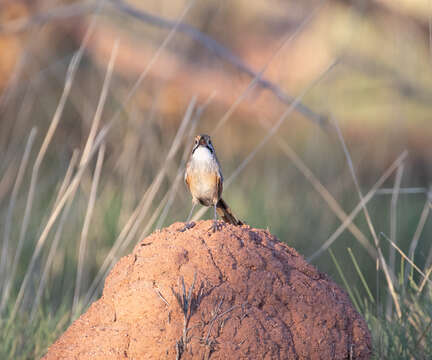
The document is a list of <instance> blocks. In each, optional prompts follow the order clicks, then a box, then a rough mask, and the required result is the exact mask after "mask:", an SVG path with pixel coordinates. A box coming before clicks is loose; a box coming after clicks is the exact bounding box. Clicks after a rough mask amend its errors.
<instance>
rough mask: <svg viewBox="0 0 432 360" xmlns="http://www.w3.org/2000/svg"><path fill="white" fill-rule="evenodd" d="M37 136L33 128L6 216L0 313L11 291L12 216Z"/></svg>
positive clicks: (0, 277) (0, 280) (1, 266)
mask: <svg viewBox="0 0 432 360" xmlns="http://www.w3.org/2000/svg"><path fill="white" fill-rule="evenodd" d="M36 134H37V130H36V128H32V130H31V131H30V135H29V137H28V139H27V143H26V146H25V149H24V154H23V156H22V159H21V162H20V166H19V169H18V173H17V175H16V179H15V184H14V186H13V189H12V193H11V196H10V200H9V206H8V209H7V215H6V221H5V225H4V233H3V245H2V253H1V260H0V288H1V289H2V292H3V296H2V301H1V306H0V313H1V311H2V310H3V309H4V306H5V300H6V297H7V295H6V293H7V292H9V290H8V289H7V288H5V285H6V279H7V275H6V268H7V267H8V264H7V258H8V256H9V239H10V232H11V226H12V216H13V212H14V210H15V205H16V200H17V196H18V192H19V190H20V188H21V185H22V181H23V179H24V173H25V171H26V169H27V164H28V160H29V157H30V153H31V149H32V147H33V142H34V140H35V137H36ZM12 269H13V268H12ZM12 273H13V272H12ZM9 280H10V279H9ZM10 286H11V285H8V286H7V287H8V288H10Z"/></svg>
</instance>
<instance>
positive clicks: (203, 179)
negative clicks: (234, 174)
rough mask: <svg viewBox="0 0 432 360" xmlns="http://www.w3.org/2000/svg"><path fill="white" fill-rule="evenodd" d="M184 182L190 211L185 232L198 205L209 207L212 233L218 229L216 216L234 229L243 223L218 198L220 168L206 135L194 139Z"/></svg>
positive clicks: (221, 180)
mask: <svg viewBox="0 0 432 360" xmlns="http://www.w3.org/2000/svg"><path fill="white" fill-rule="evenodd" d="M184 180H185V183H186V186H187V188H188V189H189V191H190V193H191V195H192V209H191V211H190V213H189V216H188V218H187V221H186V227H185V229H187V228H190V227H191V225H192V224H190V223H189V220H190V218H191V216H192V213H193V210H194V208H195V206H196V205H197V204H198V203H200V204H201V205H203V206H208V207H210V206H212V207H213V209H214V222H213V232H215V231H216V230H218V229H219V228H218V224H217V214H219V216H220V217H221V218H222V220H224V221H225V222H227V223H229V224H233V225H237V226H240V225H243V224H244V223H243V221H241V220H239V219H237V218H236V217H235V216H234V214H233V213H232V211H231V209H230V208H229V206H228V205H227V203H226V202H225V201H224V200H223V199H222V190H223V175H222V169H221V166H220V164H219V160H218V158H217V156H216V151H215V149H214V147H213V143H212V141H211V139H210V136H209V135H206V134H202V135H197V136H195V139H194V143H193V148H192V153H191V156H190V159H189V161H188V163H187V165H186V171H185V177H184Z"/></svg>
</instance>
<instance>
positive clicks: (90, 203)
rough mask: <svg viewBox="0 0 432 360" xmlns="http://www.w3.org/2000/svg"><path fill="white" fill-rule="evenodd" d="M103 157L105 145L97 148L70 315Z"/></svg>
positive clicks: (77, 293)
mask: <svg viewBox="0 0 432 360" xmlns="http://www.w3.org/2000/svg"><path fill="white" fill-rule="evenodd" d="M104 156H105V145H104V144H102V146H101V147H100V148H99V153H98V157H97V161H96V168H95V173H94V177H93V182H92V186H91V191H90V198H89V201H88V206H87V211H86V215H85V218H84V225H83V228H82V232H81V240H80V245H79V253H78V266H77V275H76V280H75V290H74V297H73V304H72V314H76V310H77V306H78V301H79V298H80V290H81V283H82V277H83V273H84V256H85V251H86V248H87V239H88V231H89V227H90V222H91V218H92V215H93V210H94V206H95V201H96V193H97V188H98V184H99V179H100V174H101V170H102V164H103V161H104Z"/></svg>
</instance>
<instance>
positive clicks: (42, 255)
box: [0, 0, 432, 359]
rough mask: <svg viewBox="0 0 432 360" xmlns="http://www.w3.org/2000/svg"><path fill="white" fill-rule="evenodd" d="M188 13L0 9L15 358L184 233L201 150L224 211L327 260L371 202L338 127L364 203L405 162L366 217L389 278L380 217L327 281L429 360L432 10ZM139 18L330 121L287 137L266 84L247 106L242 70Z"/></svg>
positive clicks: (234, 7)
mask: <svg viewBox="0 0 432 360" xmlns="http://www.w3.org/2000/svg"><path fill="white" fill-rule="evenodd" d="M189 5H190V3H189V2H186V1H183V0H176V1H172V0H171V1H146V2H145V5H143V3H142V2H140V1H137V0H130V1H128V2H123V1H121V0H107V1H96V0H95V1H57V2H55V4H54V3H53V2H52V1H48V0H37V1H30V0H28V1H13V0H10V1H4V2H2V3H1V4H0V154H1V157H0V239H1V241H0V244H1V248H0V251H1V257H0V287H1V289H2V291H1V297H0V313H1V330H0V358H2V359H33V358H38V357H40V356H41V355H42V354H43V353H44V352H45V351H46V348H47V346H49V345H50V344H51V343H52V342H53V341H54V340H55V339H56V338H57V336H58V335H59V334H60V333H61V332H63V331H64V330H65V329H66V327H67V326H68V325H69V324H70V322H71V321H72V320H73V319H75V318H76V317H77V316H78V315H79V314H80V313H81V312H82V311H84V310H85V309H86V308H87V306H88V305H89V303H90V302H91V301H93V300H94V299H96V298H97V297H98V296H99V295H100V293H101V289H102V286H103V279H104V276H105V275H106V273H107V272H108V271H109V269H110V266H112V264H113V263H115V261H116V260H117V259H118V258H119V257H121V256H122V255H124V254H127V253H128V252H130V251H131V249H132V248H133V246H134V244H136V243H137V242H138V241H139V240H140V239H141V238H142V237H143V236H145V235H146V234H149V233H150V232H151V231H153V230H154V229H155V228H160V227H163V226H166V225H169V224H171V223H172V222H174V221H184V220H185V218H186V216H187V214H188V211H189V209H190V205H191V199H190V195H189V194H188V192H187V191H186V189H185V187H184V185H183V168H184V162H185V161H186V159H187V157H188V155H189V151H190V144H191V139H192V138H193V136H194V135H195V134H196V133H201V132H204V133H209V134H210V135H212V138H213V142H214V144H215V147H216V151H217V154H218V157H219V160H220V162H221V164H222V167H223V171H224V175H225V188H224V198H225V199H226V201H227V202H228V203H229V204H230V206H231V207H232V209H233V210H234V212H235V213H236V214H238V216H239V217H240V218H241V219H244V220H245V221H246V222H247V223H248V224H250V225H251V226H254V227H262V228H269V230H270V231H271V232H272V233H273V234H275V235H277V236H278V237H279V238H280V239H281V240H282V241H285V242H286V243H288V244H289V245H290V246H293V247H295V248H296V249H298V251H299V252H301V253H302V254H304V256H305V257H306V258H309V257H311V256H313V255H314V254H316V251H318V250H319V249H321V250H327V248H323V244H325V242H326V240H327V239H329V238H331V237H332V235H333V234H334V232H335V231H336V230H337V229H338V227H339V226H340V224H341V222H342V221H343V220H344V219H345V218H346V216H348V215H349V214H350V213H351V211H352V210H353V209H354V208H355V207H356V206H357V204H358V203H359V201H360V198H359V195H358V193H357V191H356V187H355V185H354V181H353V176H352V173H351V171H350V168H349V162H348V161H347V154H345V153H344V151H343V147H342V146H341V142H340V139H339V138H338V135H337V131H336V128H335V127H334V126H333V125H332V123H333V122H334V121H336V123H337V124H338V125H339V126H340V128H341V132H342V134H343V138H344V140H345V142H346V144H347V147H348V149H349V154H350V157H351V159H352V163H353V166H354V168H355V173H356V176H357V179H358V182H359V184H360V188H361V191H362V194H363V196H366V194H367V193H368V192H369V191H370V189H371V188H372V187H373V186H374V184H375V183H376V182H377V181H378V179H379V178H380V176H381V175H382V174H383V173H384V172H385V171H386V170H387V169H388V168H389V167H390V166H391V164H392V163H393V162H394V161H395V160H396V159H397V158H398V156H400V154H401V153H402V152H403V151H404V150H407V151H408V157H407V158H406V159H404V160H403V161H401V162H400V163H399V166H397V167H396V168H395V169H394V171H393V172H391V174H389V176H388V177H387V179H386V180H385V181H384V183H383V184H382V185H381V186H380V187H379V190H378V191H376V192H374V194H373V197H372V199H371V200H370V202H368V203H367V205H366V206H367V210H368V211H369V214H370V218H371V221H372V224H373V227H374V230H375V232H376V233H377V238H378V240H379V246H380V249H381V250H382V253H383V259H384V261H385V264H383V263H382V260H381V261H379V262H377V260H376V244H375V242H374V238H373V236H372V233H371V231H370V227H369V226H368V224H367V221H366V218H365V216H364V212H363V211H360V212H359V214H358V215H357V216H355V218H354V219H353V221H352V223H353V224H354V225H355V226H356V227H357V230H358V231H357V232H356V230H355V229H354V230H353V225H351V227H350V229H348V230H345V231H343V232H342V233H341V234H340V235H339V236H338V237H336V238H335V241H334V242H333V243H332V245H331V247H330V248H331V251H332V252H331V253H329V252H328V251H323V252H322V253H321V255H320V256H318V257H314V258H313V263H314V264H316V265H317V267H318V268H319V269H320V270H321V271H324V272H327V273H329V274H330V275H331V276H332V277H333V278H334V279H335V280H336V281H338V282H340V283H341V285H342V286H344V287H345V288H347V291H349V293H350V296H351V297H352V300H353V302H354V303H355V304H356V306H357V308H358V309H359V311H361V312H362V313H363V314H364V316H365V318H366V320H367V321H368V324H369V326H370V329H371V331H372V334H373V336H374V344H375V356H376V358H388V359H399V358H400V359H408V358H409V359H411V358H415V359H428V358H430V357H431V353H432V337H431V335H430V334H432V331H431V323H432V321H431V313H432V294H431V291H432V290H431V286H430V282H429V280H425V277H429V276H430V271H431V269H432V268H431V266H432V247H431V244H430V241H428V240H430V239H431V236H432V221H431V219H430V210H431V202H430V201H431V198H430V194H431V193H430V190H429V186H430V182H431V177H432V164H431V161H430V159H431V140H430V139H431V138H432V126H431V125H430V114H431V101H430V99H431V95H432V67H431V64H432V50H431V49H432V44H431V43H432V40H431V35H430V29H431V26H430V23H431V20H430V19H431V17H432V11H431V7H430V4H429V2H428V1H426V0H424V1H421V0H418V1H408V0H406V1H398V2H392V1H387V0H375V1H372V0H369V1H337V0H329V1H314V0H308V1H302V2H298V1H278V0H272V1H270V2H261V1H246V0H242V1H240V0H238V1H235V2H227V1H226V2H220V1H206V2H194V3H192V5H191V7H190V8H189V10H188V11H187V12H185V13H184V17H183V18H181V14H182V13H183V12H184V9H186V8H187V7H188V6H189ZM140 12H141V13H140ZM137 14H141V15H142V14H147V15H148V14H153V15H156V16H157V17H158V19H169V20H170V21H171V22H172V23H173V24H175V23H176V21H177V20H179V19H181V21H182V22H183V23H185V24H189V25H191V26H193V27H194V29H195V31H201V33H202V34H206V35H208V36H209V37H210V38H212V39H214V40H215V41H217V42H218V43H219V44H220V45H222V46H223V47H224V48H225V49H226V50H227V51H229V52H231V54H233V55H235V56H237V57H238V58H239V59H241V61H242V62H243V65H245V66H247V67H249V68H250V69H253V70H254V71H255V72H257V73H258V72H259V71H260V70H262V69H264V68H265V72H264V74H263V77H264V78H265V79H267V80H269V81H271V82H272V83H273V84H275V85H276V86H277V87H278V89H280V90H281V91H283V92H285V93H286V94H288V95H290V96H292V97H293V98H295V97H296V96H299V98H298V99H297V100H298V101H300V102H301V103H302V104H303V105H304V106H306V107H307V109H309V110H310V111H311V112H312V113H313V114H315V115H316V114H317V115H319V116H318V117H314V116H311V115H310V114H309V113H307V112H306V113H305V111H303V112H302V111H299V107H298V106H297V107H296V109H294V110H293V111H291V112H289V114H288V116H287V117H286V119H285V118H284V119H283V121H282V122H281V126H280V127H278V128H276V127H275V128H274V130H275V134H274V135H273V136H271V137H270V132H269V131H270V130H269V129H270V128H271V127H272V126H275V125H277V123H278V121H279V120H280V119H282V118H281V116H282V115H283V114H284V112H285V111H287V109H289V104H287V102H286V101H285V102H284V101H280V99H278V98H277V97H276V96H275V94H274V93H272V92H271V91H269V90H268V89H264V88H262V87H260V86H259V84H258V85H256V84H255V85H256V86H255V87H254V88H253V89H252V91H249V92H248V93H247V94H245V91H246V89H247V87H248V85H249V84H250V82H251V81H252V80H253V79H252V78H251V77H250V74H249V75H248V74H247V72H245V70H244V68H243V69H242V68H241V67H239V66H238V64H237V65H235V64H233V63H232V61H230V58H229V57H227V56H220V55H221V53H220V52H219V53H215V52H212V51H211V49H210V50H209V48H208V47H206V46H205V44H204V45H203V43H202V42H201V43H200V42H199V41H196V39H194V38H193V36H191V33H190V32H189V33H188V32H187V31H186V32H184V31H183V30H182V29H184V28H182V27H178V28H176V30H177V31H176V32H175V33H172V34H171V33H170V28H167V27H160V26H155V24H154V23H153V24H150V23H149V22H148V21H144V20H143V17H142V16H141V18H139V16H136V15H137ZM87 35H88V37H87ZM171 35H173V36H171ZM207 45H208V44H207ZM81 46H82V53H81V52H79V49H80V47H81ZM281 46H282V47H281ZM73 59H75V60H78V61H77V62H76V63H74V61H73ZM110 59H111V64H112V67H110V66H109V63H110ZM231 60H232V59H231ZM334 61H336V62H337V63H336V65H335V66H334V67H332V68H331V69H330V70H329V71H326V69H327V68H328V66H329V65H330V64H331V63H332V62H334ZM75 65H76V66H75ZM143 72H144V73H145V77H144V78H142V81H141V82H140V83H139V86H137V87H136V88H135V90H133V91H132V92H131V89H134V84H135V83H136V81H137V80H138V79H139V78H140V74H143ZM323 72H324V76H322V77H321V75H322V74H323ZM317 79H320V80H319V81H317ZM68 84H70V91H69V88H68ZM311 84H313V86H311ZM62 94H63V95H62ZM244 94H245V95H244ZM105 95H106V98H104V96H105ZM303 95H304V96H303ZM300 96H301V97H300ZM101 99H102V100H101ZM238 99H241V102H239V103H238V104H237V101H238ZM63 101H64V103H63ZM98 104H100V106H99V110H101V111H98V110H97V109H98ZM221 119H223V122H221ZM317 119H320V120H321V122H322V124H321V125H320V124H319V123H317V121H316V120H317ZM56 121H58V124H57V125H55V124H56ZM219 123H220V124H221V125H220V126H218V124H219ZM323 124H324V125H323ZM54 125H55V126H54ZM32 129H34V130H32ZM50 129H51V130H52V133H51V130H50ZM92 129H93V130H92ZM276 130H277V131H276ZM90 134H93V135H91V136H90ZM93 136H96V140H95V139H94V137H93ZM99 140H101V141H100V142H99ZM263 140H265V142H263ZM45 145H47V146H46V152H45V150H43V149H44V148H45ZM26 149H27V151H26ZM41 149H42V150H41ZM89 150H91V151H90V154H89V152H88V151H89ZM26 154H28V158H27V157H26V156H27V155H26ZM89 155H90V156H89ZM26 159H27V160H26ZM296 159H297V160H296ZM244 161H247V163H244ZM68 169H69V170H68ZM305 169H306V170H305ZM232 174H235V178H233V179H232V180H231V179H230V176H231V175H232ZM305 176H306V177H305ZM32 188H33V189H34V191H33V192H32V190H31V189H32ZM326 191H327V193H326ZM428 191H429V199H428ZM329 195H330V197H332V198H333V199H334V200H331V199H330V198H329ZM325 199H327V200H325ZM329 199H330V200H329ZM335 202H336V203H337V204H338V205H335ZM335 206H336V207H337V206H340V209H341V210H342V213H343V214H342V215H340V212H339V215H338V213H337V210H335ZM56 209H58V210H59V211H58V212H56ZM360 210H361V209H360ZM26 214H27V215H26ZM53 216H54V217H53ZM204 216H207V217H208V216H211V215H210V213H206V214H205V215H204ZM341 217H342V218H341ZM359 233H360V234H362V236H363V237H365V238H366V241H367V242H368V244H369V248H370V249H372V250H373V253H374V254H375V255H373V256H371V253H370V252H371V251H369V252H368V251H366V250H365V246H364V245H362V244H361V242H360V241H359V236H360V235H358V234H359ZM355 234H357V235H355ZM360 237H361V236H360ZM387 238H390V239H391V240H392V241H393V242H394V243H396V244H397V246H398V247H399V248H400V250H401V252H402V254H403V255H401V253H400V252H399V251H397V250H395V249H394V247H393V246H391V245H390V242H389V241H387V240H386V239H387ZM348 248H349V249H350V251H351V253H349V252H348V250H347V249H348ZM331 254H333V256H332V255H331ZM350 254H352V256H351V255H350ZM404 256H406V257H408V259H411V260H412V261H413V262H414V264H416V266H417V267H418V270H420V271H421V273H420V272H419V271H417V270H413V267H412V266H409V262H408V261H407V259H406V258H405V257H404ZM80 257H81V260H79V259H80ZM14 264H15V265H16V267H15V266H14ZM356 264H357V265H356ZM377 264H378V266H377ZM385 267H387V268H388V269H389V272H390V278H391V284H392V286H393V287H394V297H392V296H391V294H390V289H391V286H390V284H389V280H388V279H386V277H385V274H384V273H383V269H384V268H385ZM362 279H363V281H362ZM77 283H78V285H77ZM365 284H367V286H365ZM422 285H423V286H422ZM420 289H421V290H420ZM395 298H396V300H395ZM395 302H398V306H400V309H401V316H398V312H397V309H396V308H397V306H396V304H395ZM419 349H420V350H419Z"/></svg>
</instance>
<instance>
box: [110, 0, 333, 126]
mask: <svg viewBox="0 0 432 360" xmlns="http://www.w3.org/2000/svg"><path fill="white" fill-rule="evenodd" d="M110 2H111V4H113V5H114V7H115V8H116V9H117V10H119V11H121V12H124V13H126V14H128V15H130V16H132V17H135V18H136V19H139V20H140V21H143V22H146V23H148V24H151V25H153V26H157V27H160V28H164V29H173V28H174V27H175V26H178V32H179V33H183V34H185V35H187V36H189V37H190V38H192V39H193V40H195V41H196V42H198V43H200V44H201V45H202V46H204V47H206V48H207V49H208V50H210V51H211V52H213V53H214V54H215V55H216V56H218V57H220V58H222V59H224V60H226V61H228V62H229V63H231V64H232V65H234V66H235V67H236V68H237V69H238V70H240V71H241V72H243V73H245V74H247V75H249V76H250V77H251V78H254V79H255V78H256V79H257V81H258V84H259V86H260V87H262V88H264V89H268V90H269V91H271V92H272V93H273V94H274V95H275V96H276V97H277V98H278V99H279V100H280V101H281V102H282V103H284V104H286V105H291V104H294V103H295V104H294V108H295V109H296V110H297V111H299V112H300V113H301V114H303V115H304V116H306V117H307V118H308V119H310V120H312V121H314V122H315V123H317V124H319V125H321V126H323V125H327V118H326V117H324V116H322V115H320V114H317V113H316V112H315V111H313V110H312V109H310V108H309V107H307V106H306V105H304V104H303V103H302V102H301V101H299V100H297V101H296V99H295V98H294V97H292V96H290V95H288V94H286V93H285V92H284V91H283V90H282V89H280V88H279V87H278V86H277V85H276V84H274V83H272V82H271V81H269V80H266V79H264V78H261V76H260V74H259V73H257V72H256V71H254V70H252V69H251V68H250V67H249V66H248V65H246V64H245V63H244V62H243V61H242V60H241V59H240V58H239V57H238V56H236V55H235V54H233V53H232V52H231V51H230V50H228V49H227V48H226V47H224V46H222V45H221V44H220V43H218V42H217V41H216V40H214V39H213V38H211V37H210V36H208V35H206V34H204V33H202V32H200V31H199V30H198V29H196V28H194V27H193V26H190V25H188V24H185V23H176V22H175V21H171V20H167V19H164V18H162V17H159V16H157V15H153V14H150V13H148V12H145V11H143V10H141V9H137V8H135V7H133V6H132V5H130V4H128V3H126V2H125V1H123V0H110Z"/></svg>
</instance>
